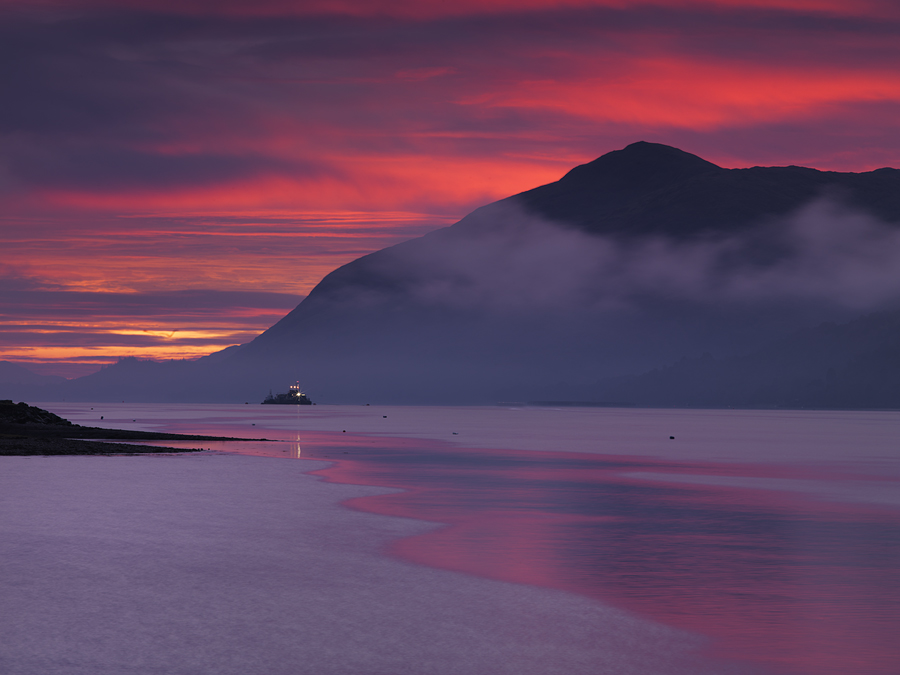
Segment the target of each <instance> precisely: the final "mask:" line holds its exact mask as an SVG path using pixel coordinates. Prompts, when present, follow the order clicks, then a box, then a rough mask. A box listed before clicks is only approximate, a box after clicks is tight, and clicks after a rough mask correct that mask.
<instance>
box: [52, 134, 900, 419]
mask: <svg viewBox="0 0 900 675" xmlns="http://www.w3.org/2000/svg"><path fill="white" fill-rule="evenodd" d="M898 223H900V171H896V170H893V169H881V170H878V171H874V172H869V173H865V174H850V173H835V172H822V171H816V170H813V169H806V168H801V167H775V168H763V167H756V168H752V169H723V168H720V167H717V166H716V165H714V164H711V163H709V162H706V161H705V160H702V159H701V158H699V157H695V156H693V155H690V154H688V153H684V152H682V151H680V150H677V149H675V148H670V147H667V146H661V145H656V144H650V143H637V144H634V145H631V146H628V147H627V148H625V149H624V150H620V151H616V152H612V153H609V154H607V155H604V156H603V157H601V158H599V159H597V160H595V161H594V162H591V163H589V164H586V165H584V166H581V167H577V168H575V169H573V170H572V171H571V172H569V173H568V174H567V175H566V176H564V177H563V178H562V179H561V180H560V181H558V182H556V183H553V184H550V185H547V186H542V187H539V188H536V189H534V190H531V191H528V192H525V193H522V194H520V195H516V196H514V197H510V198H508V199H505V200H502V201H500V202H496V203H494V204H490V205H488V206H485V207H483V208H481V209H478V210H476V211H475V212H473V213H472V214H470V215H469V216H467V217H466V218H464V219H463V220H461V221H460V222H459V223H457V224H456V225H453V226H452V227H449V228H443V229H441V230H437V231H435V232H432V233H430V234H428V235H425V236H424V237H420V238H418V239H414V240H411V241H408V242H404V243H402V244H399V245H397V246H393V247H390V248H387V249H383V250H381V251H377V252H375V253H373V254H371V255H368V256H364V257H362V258H359V259H358V260H355V261H353V262H351V263H349V264H347V265H344V266H343V267H341V268H339V269H337V270H335V271H334V272H332V273H331V274H329V275H328V276H326V277H325V278H324V279H323V280H322V282H321V283H320V284H319V285H318V286H317V287H316V288H315V289H314V290H313V291H312V292H311V293H310V294H309V296H308V297H307V298H306V299H305V300H304V301H303V302H301V303H300V305H298V307H297V308H296V309H294V310H293V311H292V312H291V313H289V314H288V315H287V316H286V317H284V318H283V319H282V320H281V321H279V322H278V323H277V324H275V325H274V326H273V327H272V328H270V329H269V330H267V331H266V332H264V333H263V334H261V335H260V336H258V337H257V338H256V339H255V340H253V341H252V342H250V343H248V344H246V345H243V346H240V347H234V348H230V349H229V350H226V351H224V352H220V353H219V354H215V355H212V356H210V357H206V358H204V359H200V360H199V361H196V362H169V363H163V364H153V363H146V362H137V361H126V362H124V363H120V364H117V365H115V366H112V367H109V368H106V369H104V370H102V371H100V372H99V373H96V374H94V375H92V376H88V377H85V378H81V379H80V380H77V381H73V382H70V383H67V385H66V387H65V391H66V393H67V395H69V396H71V397H72V398H76V397H77V398H82V399H95V400H101V399H107V400H119V399H123V398H124V399H126V400H197V401H203V400H208V401H244V400H249V401H252V402H257V401H258V400H261V399H262V397H263V396H264V395H265V394H266V393H267V392H268V390H269V389H270V388H275V389H279V388H285V387H286V386H287V384H288V383H289V382H292V381H293V380H297V379H299V380H300V381H301V384H302V385H303V386H304V388H305V389H306V390H307V391H308V393H309V394H310V396H311V397H312V398H313V400H319V401H322V402H329V403H331V402H347V403H364V402H382V403H472V404H478V403H494V402H497V401H507V400H548V399H575V400H591V399H593V398H595V397H598V396H603V395H606V394H608V393H610V392H613V393H615V392H614V391H613V389H611V388H610V385H609V383H610V382H611V381H612V380H611V378H618V379H617V380H616V381H617V382H624V381H625V380H623V379H622V378H625V379H627V378H632V377H635V376H638V375H640V374H641V373H645V372H648V371H651V370H653V369H660V368H665V367H667V366H670V365H671V364H673V363H676V362H678V361H679V360H680V359H685V358H686V359H689V360H692V359H698V358H700V357H702V356H703V355H704V354H705V353H707V352H708V353H710V354H711V355H713V357H714V358H716V359H733V358H738V357H739V356H740V355H742V354H747V353H751V352H753V351H754V350H759V349H760V348H761V347H762V346H763V345H766V344H770V343H772V342H774V341H777V340H779V339H783V338H784V337H785V336H787V335H789V334H791V333H792V332H794V331H798V330H802V329H809V328H811V327H814V326H816V325H818V324H821V323H822V322H824V321H832V322H838V323H840V322H847V321H851V320H853V319H855V318H856V317H858V316H860V315H861V314H863V313H868V312H872V311H876V310H891V309H894V308H898V307H900V278H898V275H896V273H895V270H896V269H898V268H900V267H898V266H900V228H898ZM138 383H139V384H138ZM629 391H630V392H631V393H632V394H636V392H637V389H635V388H634V387H632V389H630V390H628V389H627V387H626V388H624V389H622V390H621V392H622V393H628V392H629ZM642 391H643V390H642ZM585 397H587V398H585ZM645 398H647V397H645ZM650 398H652V396H651V397H650ZM670 398H671V397H670ZM707 398H709V397H707ZM648 400H649V399H648ZM710 404H713V403H710Z"/></svg>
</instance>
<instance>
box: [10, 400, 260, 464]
mask: <svg viewBox="0 0 900 675" xmlns="http://www.w3.org/2000/svg"><path fill="white" fill-rule="evenodd" d="M226 440H227V441H234V440H248V439H236V438H226V437H221V436H195V435H185V434H164V433H157V432H148V431H129V430H125V429H103V428H100V427H85V426H81V425H80V424H73V423H72V422H70V421H69V420H66V419H63V418H62V417H59V416H58V415H54V414H53V413H51V412H49V411H47V410H43V409H42V408H38V407H36V406H31V405H28V404H27V403H13V401H11V400H8V399H7V400H0V456H2V455H118V454H154V453H172V452H200V451H202V450H203V448H194V449H185V448H167V447H161V446H148V445H130V444H126V443H115V442H110V441H226ZM253 440H266V439H253Z"/></svg>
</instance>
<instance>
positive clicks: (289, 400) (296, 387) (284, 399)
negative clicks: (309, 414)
mask: <svg viewBox="0 0 900 675" xmlns="http://www.w3.org/2000/svg"><path fill="white" fill-rule="evenodd" d="M263 403H274V404H276V405H312V404H313V402H312V401H311V400H310V398H309V396H307V395H306V394H304V393H303V392H302V391H300V383H299V382H297V383H296V384H292V385H291V387H290V390H289V391H288V392H287V393H286V394H276V395H275V396H273V395H272V391H271V390H270V391H269V395H268V396H266V400H265V401H263Z"/></svg>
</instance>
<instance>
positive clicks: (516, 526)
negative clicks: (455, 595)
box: [306, 440, 900, 675]
mask: <svg viewBox="0 0 900 675" xmlns="http://www.w3.org/2000/svg"><path fill="white" fill-rule="evenodd" d="M310 450H311V451H310V452H308V453H307V455H306V456H312V455H317V454H321V455H325V454H328V455H330V456H332V457H334V455H335V454H337V456H338V457H339V458H340V459H341V461H340V462H339V463H338V464H337V465H335V466H333V467H332V468H330V469H325V470H323V471H322V472H321V473H322V474H324V475H325V476H327V477H328V478H329V479H331V480H336V481H341V482H353V483H365V484H374V485H383V486H389V487H398V488H403V489H405V490H406V491H405V492H402V493H397V494H390V495H383V496H379V497H368V498H365V499H362V500H357V501H356V502H354V505H355V506H356V507H359V508H363V509H366V510H370V511H374V512H378V513H385V514H393V515H400V516H406V517H415V518H422V519H425V520H430V521H435V522H443V523H447V524H449V527H445V528H442V529H439V530H436V531H433V532H430V533H428V534H425V535H422V536H418V537H414V538H411V539H406V540H401V541H399V542H397V543H396V544H395V545H394V547H393V552H394V553H395V554H397V555H399V556H402V557H404V558H406V559H408V560H412V561H415V562H418V563H422V564H427V565H431V566H436V567H442V568H447V569H454V570H459V571H464V572H468V573H473V574H478V575H480V576H485V577H490V578H496V579H501V580H506V581H516V582H522V583H529V584H536V585H541V586H549V587H556V588H562V589H566V590H569V591H574V592H578V593H583V594H588V595H591V596H593V597H597V598H598V599H602V600H604V601H612V602H615V603H617V604H619V605H621V606H624V607H626V608H629V609H632V610H634V611H638V612H640V613H642V614H646V615H649V616H652V617H653V618H655V619H657V620H660V621H663V622H665V623H668V624H670V625H674V626H679V627H682V628H687V629H690V630H694V631H697V632H700V633H703V634H706V635H709V636H711V637H713V638H714V639H715V642H714V646H713V651H715V652H716V654H717V655H719V656H726V657H729V658H733V659H739V660H743V661H750V662H755V663H758V664H761V665H764V666H766V667H768V668H771V669H773V670H774V671H775V672H784V673H797V674H804V675H805V674H810V675H812V674H815V675H823V674H831V675H844V674H845V673H856V674H859V675H864V674H865V675H886V674H888V673H895V672H896V664H897V663H900V648H898V646H897V645H896V640H895V633H896V629H897V626H898V621H900V610H898V599H900V517H898V514H897V512H896V511H893V510H889V509H886V508H879V507H876V506H871V505H866V504H859V503H849V502H844V503H841V502H829V501H823V500H816V499H814V498H811V497H810V496H808V495H805V494H800V493H792V492H788V491H775V490H760V489H749V488H741V487H735V486H733V485H716V484H703V485H691V484H671V483H663V482H656V481H652V480H649V479H646V478H641V473H642V472H665V473H668V474H691V475H723V474H724V473H728V472H730V473H732V474H735V475H752V476H756V477H757V478H758V479H760V480H764V479H772V480H781V481H784V480H786V479H788V478H791V479H794V478H797V477H798V475H800V476H801V477H802V472H800V470H798V469H797V468H793V467H781V468H778V469H773V468H767V467H761V466H737V465H735V466H730V467H727V468H723V467H722V466H721V465H713V464H704V463H699V462H698V463H689V462H679V463H668V462H664V461H653V460H641V459H638V458H634V457H609V456H602V455H584V454H578V455H576V454H566V453H538V452H504V451H485V450H470V451H467V450H460V449H458V448H451V447H449V446H442V445H441V444H437V443H433V444H430V445H427V446H426V445H423V444H422V443H419V444H418V447H415V446H414V444H406V445H405V446H404V445H403V444H395V445H391V446H389V447H388V446H386V445H385V444H384V442H383V441H375V440H371V441H369V443H368V445H363V444H361V443H360V442H357V443H356V444H355V445H350V444H348V445H346V447H345V449H344V450H341V451H336V449H335V448H334V447H333V446H332V447H327V448H325V447H323V448H320V449H319V450H318V451H316V450H315V449H314V448H313V449H310ZM798 472H800V473H798ZM812 477H813V478H821V477H822V476H820V475H815V476H812ZM807 478H809V476H808V477H807ZM829 478H831V479H835V478H836V477H834V476H830V477H829Z"/></svg>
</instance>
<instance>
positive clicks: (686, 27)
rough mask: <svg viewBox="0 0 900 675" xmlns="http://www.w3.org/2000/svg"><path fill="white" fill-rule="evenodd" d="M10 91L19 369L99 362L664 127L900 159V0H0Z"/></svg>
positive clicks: (782, 159) (5, 125)
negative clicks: (446, 0) (250, 0)
mask: <svg viewBox="0 0 900 675" xmlns="http://www.w3.org/2000/svg"><path fill="white" fill-rule="evenodd" d="M0 91H2V105H0V251H2V255H0V360H9V361H15V362H18V363H21V364H23V365H25V366H26V367H28V368H30V369H32V370H34V371H35V372H40V373H44V374H59V375H64V376H66V377H74V376H78V375H83V374H87V373H89V372H92V371H94V370H96V369H98V368H99V367H100V366H101V365H102V364H105V363H111V362H114V361H115V360H117V359H118V358H120V357H122V356H139V357H142V358H157V359H160V358H195V357H197V356H201V355H204V354H208V353H211V352H214V351H217V350H219V349H222V348H224V347H227V346H228V345H232V344H240V343H245V342H247V341H249V340H251V339H252V338H253V337H254V336H255V335H257V334H258V333H260V332H261V331H263V330H265V329H266V328H267V327H268V326H270V325H272V324H273V323H275V322H276V321H277V320H278V319H279V318H281V317H282V316H283V315H284V314H286V313H287V312H288V311H290V310H291V309H292V308H293V307H294V306H296V304H297V303H298V302H300V301H301V300H302V298H303V297H304V296H305V295H306V294H307V293H308V292H309V291H310V289H311V288H312V287H313V286H315V284H316V283H318V281H319V280H321V278H322V277H323V276H325V275H326V274H327V273H328V272H330V271H331V270H333V269H335V268H336V267H338V266H340V265H342V264H344V263H346V262H349V261H351V260H353V259H355V258H357V257H359V256H361V255H364V254H366V253H369V252H372V251H375V250H378V249H380V248H383V247H385V246H389V245H391V244H394V243H398V242H400V241H403V240H405V239H409V238H412V237H416V236H419V235H421V234H424V233H425V232H428V231H430V230H433V229H436V228H438V227H443V226H446V225H449V224H452V223H453V222H455V221H456V220H458V219H460V218H461V217H462V216H464V215H466V214H467V213H468V212H470V211H471V210H472V209H474V208H476V207H478V206H480V205H483V204H486V203H489V202H491V201H494V200H496V199H500V198H502V197H506V196H509V195H511V194H515V193H518V192H521V191H523V190H527V189H530V188H532V187H536V186H538V185H542V184H545V183H548V182H551V181H554V180H557V179H558V178H560V177H561V176H562V175H563V174H565V173H566V171H568V170H569V169H571V168H572V167H573V166H575V165H577V164H581V163H584V162H587V161H590V160H592V159H595V158H596V157H598V156H600V155H602V154H604V153H606V152H609V151H611V150H617V149H620V148H622V147H624V146H625V145H628V144H629V143H632V142H635V141H638V140H646V141H653V142H659V143H666V144H669V145H674V146H676V147H679V148H681V149H683V150H686V151H688V152H692V153H695V154H698V155H700V156H702V157H704V158H705V159H707V160H710V161H712V162H715V163H717V164H719V165H720V166H725V167H747V166H757V165H763V166H772V165H787V164H798V165H804V166H812V167H815V168H819V169H828V170H839V171H868V170H872V169H876V168H879V167H883V166H894V167H900V128H898V127H897V125H896V120H897V119H898V118H900V5H898V4H897V3H896V2H894V1H893V0H885V1H882V0H869V1H867V0H858V1H850V0H705V1H704V0H696V1H693V2H691V1H683V0H656V1H653V0H651V1H648V2H629V1H627V0H556V1H553V0H478V1H475V0H456V1H455V2H421V1H413V0H365V1H360V0H318V1H309V2H302V1H301V2H292V1H288V0H254V1H253V2H247V1H245V0H199V1H194V2H191V1H187V0H178V1H177V2H176V1H175V0H115V1H113V0H106V1H104V0H65V1H62V0H59V1H53V0H47V1H41V0H28V1H27V2H19V1H11V0H0Z"/></svg>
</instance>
